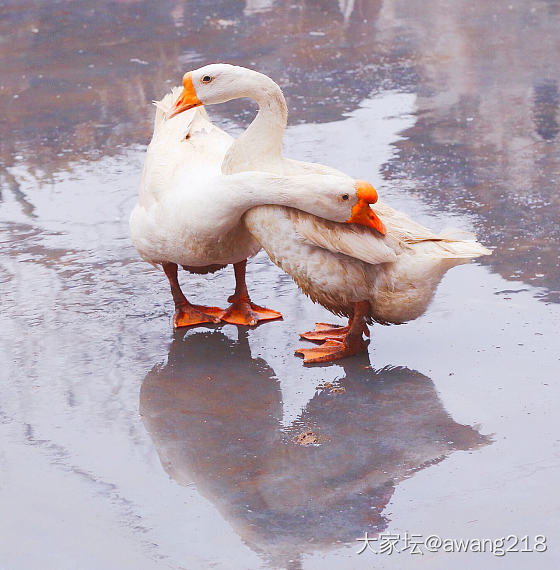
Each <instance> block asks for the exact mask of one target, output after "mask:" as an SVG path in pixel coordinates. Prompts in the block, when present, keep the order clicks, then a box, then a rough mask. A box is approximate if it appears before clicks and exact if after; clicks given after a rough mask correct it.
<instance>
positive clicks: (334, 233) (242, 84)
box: [183, 64, 491, 362]
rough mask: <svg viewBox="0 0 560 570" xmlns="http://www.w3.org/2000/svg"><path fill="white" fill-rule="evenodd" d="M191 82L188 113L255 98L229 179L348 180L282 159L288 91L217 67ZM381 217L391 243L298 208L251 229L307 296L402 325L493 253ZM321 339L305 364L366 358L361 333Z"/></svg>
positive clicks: (229, 164) (254, 222) (286, 208)
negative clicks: (458, 272) (450, 280)
mask: <svg viewBox="0 0 560 570" xmlns="http://www.w3.org/2000/svg"><path fill="white" fill-rule="evenodd" d="M185 82H186V83H188V84H189V89H190V93H191V97H190V98H189V97H187V98H183V104H190V105H191V106H192V105H199V104H205V105H208V104H213V103H221V102H225V101H229V100H231V99H235V98H239V97H250V98H252V99H254V100H255V101H256V102H257V104H258V105H259V111H258V114H257V117H256V118H255V120H254V121H253V123H252V124H251V125H250V126H249V128H248V129H247V130H246V131H245V132H244V133H243V134H242V135H241V136H240V137H239V138H238V139H237V140H236V141H235V143H234V144H233V145H232V146H230V147H229V149H228V150H227V152H226V154H225V157H224V161H223V164H222V171H223V172H224V173H228V174H233V173H240V172H243V171H256V170H262V171H268V172H274V173H277V174H280V175H282V176H287V177H290V176H298V175H301V174H302V173H303V172H307V173H313V174H314V175H315V176H317V175H319V176H321V175H326V177H329V176H332V175H333V174H335V175H337V176H339V179H340V180H344V179H348V178H349V177H348V176H346V175H345V174H343V173H341V172H338V171H336V170H334V169H331V168H329V167H326V166H323V165H318V164H312V163H304V162H299V161H294V160H290V159H286V158H284V157H283V156H282V138H283V134H284V130H285V128H286V124H287V107H286V103H285V100H284V97H283V95H282V92H281V90H280V88H279V87H278V85H276V83H274V82H273V81H272V80H271V79H270V78H268V77H267V76H265V75H263V74H260V73H258V72H255V71H252V70H249V69H245V68H241V67H236V66H230V65H226V64H213V65H208V66H205V67H203V68H201V69H199V70H196V71H193V72H190V73H188V74H186V75H185ZM185 91H186V88H185ZM373 210H374V212H375V213H376V214H378V215H379V216H380V217H381V219H382V220H383V223H384V225H385V228H386V232H385V235H382V234H381V233H379V232H377V231H375V230H372V229H371V228H368V227H362V226H356V225H352V226H348V225H345V224H340V223H336V222H333V221H329V220H327V219H324V218H321V217H318V216H316V215H313V214H311V213H309V212H303V211H301V210H299V209H297V205H290V204H287V205H266V206H261V207H259V208H256V209H252V210H249V211H248V212H247V213H246V214H245V215H244V216H243V221H244V223H245V224H246V227H247V229H248V230H249V232H250V233H251V235H253V236H254V237H255V238H256V240H257V241H258V242H259V243H260V245H261V246H262V247H263V248H264V249H265V250H266V252H267V253H268V255H269V257H270V259H271V260H272V261H273V263H275V264H276V265H278V266H279V267H281V268H282V269H283V270H284V271H285V272H286V273H288V274H289V275H290V276H291V277H292V278H293V279H294V281H295V282H296V283H297V285H298V286H299V287H300V289H301V290H302V291H303V292H304V293H305V294H306V295H308V296H309V297H310V298H311V299H312V300H313V301H315V302H318V303H320V304H321V305H323V306H324V307H326V308H327V309H329V310H330V311H332V312H333V313H335V314H339V315H345V316H348V317H349V318H350V319H353V320H354V321H358V320H359V321H364V322H370V321H372V320H373V321H376V322H379V323H383V324H389V323H393V324H400V323H404V322H407V321H409V320H412V319H415V318H417V317H419V316H420V315H422V313H424V311H425V310H426V308H427V307H428V305H429V303H430V301H431V299H432V297H433V294H434V292H435V290H436V288H437V286H438V284H439V282H440V281H441V279H442V277H443V275H444V274H445V272H446V271H447V270H448V269H449V268H451V267H453V266H454V265H458V264H461V263H465V262H466V261H467V260H469V259H472V258H475V257H478V256H480V255H488V254H490V253H491V251H490V250H488V249H487V248H485V247H484V246H482V245H481V244H480V243H478V242H477V241H476V239H475V237H474V235H472V234H470V233H467V232H453V231H449V232H445V233H443V234H436V233H434V232H432V231H431V230H429V229H428V228H426V227H424V226H422V225H420V224H417V223H416V222H414V221H412V220H411V219H410V218H409V217H408V216H406V215H405V214H403V213H402V212H399V211H397V210H394V209H393V208H391V207H390V206H388V205H386V204H383V203H382V202H377V204H376V205H375V206H374V207H373ZM358 313H359V314H358ZM358 317H359V318H358ZM323 328H325V327H322V328H321V330H322V329H323ZM321 330H320V328H318V329H317V330H316V331H315V332H312V333H305V334H304V335H302V336H303V337H304V338H308V339H310V340H322V341H325V340H326V341H328V342H327V343H326V344H328V345H329V347H328V349H326V350H323V351H321V350H320V349H311V350H302V351H300V352H301V353H302V354H304V356H305V357H306V362H317V361H324V360H332V359H335V358H340V357H343V356H346V355H347V354H350V353H354V352H356V351H358V350H363V344H361V343H360V342H358V341H357V340H356V338H354V339H353V343H354V348H351V349H349V347H348V335H349V334H352V335H354V337H355V336H356V335H357V334H358V333H359V335H360V339H361V333H362V330H363V326H362V324H360V326H359V327H357V326H356V325H354V327H353V328H352V326H351V323H350V324H349V327H344V330H343V333H344V336H343V337H340V335H337V334H336V330H335V327H334V326H333V327H327V332H321ZM335 338H339V340H342V344H345V343H346V345H347V346H346V347H345V348H344V349H343V350H340V348H337V347H335V346H333V345H332V341H333V340H334V339H335Z"/></svg>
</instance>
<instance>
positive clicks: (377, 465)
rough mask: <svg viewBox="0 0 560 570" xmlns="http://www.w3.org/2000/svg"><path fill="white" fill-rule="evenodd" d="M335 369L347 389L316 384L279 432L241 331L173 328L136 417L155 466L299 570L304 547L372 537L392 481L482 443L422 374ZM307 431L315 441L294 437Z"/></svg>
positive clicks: (275, 388) (276, 390)
mask: <svg viewBox="0 0 560 570" xmlns="http://www.w3.org/2000/svg"><path fill="white" fill-rule="evenodd" d="M226 363H227V364H226ZM341 364H342V366H343V367H344V372H345V376H344V377H343V378H342V379H341V380H340V386H342V387H344V388H345V391H344V392H343V393H336V394H335V393H333V392H332V391H328V390H324V389H323V390H318V391H317V392H316V394H315V396H314V397H313V398H312V399H311V400H310V401H309V402H308V404H307V406H306V408H305V410H304V411H303V412H302V414H301V415H300V417H299V418H298V419H297V420H296V421H295V422H294V423H293V424H292V425H291V426H289V427H288V428H283V427H282V424H281V420H282V396H281V391H280V381H279V380H278V379H277V377H276V376H275V373H274V370H273V369H272V368H271V367H270V366H269V365H268V364H267V363H266V362H265V361H264V360H263V359H260V358H252V357H251V352H250V348H249V343H248V338H247V333H246V332H245V331H242V330H241V329H240V331H239V340H238V341H233V340H231V339H230V338H228V337H227V336H225V335H224V334H223V333H221V332H219V331H213V332H202V333H198V332H197V333H194V334H189V333H187V334H186V335H184V334H181V333H180V334H178V335H176V337H175V339H174V340H173V342H172V344H171V347H170V350H169V356H168V360H167V362H166V363H165V364H163V365H157V366H155V367H154V368H153V369H152V370H151V371H150V372H149V373H148V375H147V376H146V378H145V379H144V382H143V384H142V389H141V392H140V410H141V414H142V418H143V421H144V424H145V426H146V429H147V431H148V432H149V434H150V436H151V438H152V440H153V442H154V444H155V446H156V449H157V452H158V454H159V457H160V460H161V463H162V465H163V467H164V469H165V470H166V471H167V473H168V474H169V475H170V476H171V477H172V478H173V479H174V480H175V481H177V482H178V483H180V484H183V485H188V484H190V483H193V482H194V483H195V484H196V486H197V489H198V491H199V492H200V493H201V494H202V495H204V496H205V497H206V498H207V499H209V500H210V501H211V502H212V503H214V504H215V506H216V507H217V508H218V509H219V510H220V512H221V513H222V515H223V516H224V517H225V518H226V519H227V520H228V522H229V523H230V524H231V525H232V526H233V528H234V529H235V530H236V532H237V533H238V534H239V535H240V536H241V537H242V538H243V540H244V541H245V542H246V543H247V544H248V545H249V546H250V547H251V548H252V549H253V550H254V551H256V552H257V553H259V554H261V555H262V556H264V557H265V558H266V559H268V561H269V562H270V563H272V564H273V565H277V564H279V565H288V566H291V567H298V564H299V563H298V560H299V559H300V557H301V555H303V554H304V553H308V552H313V551H316V550H326V549H329V548H332V545H334V544H336V543H339V544H340V543H351V544H356V542H355V541H356V538H358V537H360V536H363V535H364V532H365V531H367V532H368V533H369V534H370V536H371V535H372V534H374V533H376V532H382V531H383V530H384V529H385V528H386V527H387V525H388V520H389V519H388V518H387V516H385V515H383V510H384V509H385V507H386V505H387V503H388V502H389V500H390V499H391V496H392V495H393V492H394V490H395V487H396V485H398V483H399V482H400V481H402V480H404V479H406V478H407V477H409V476H411V475H412V474H413V473H414V472H416V471H419V470H421V469H424V468H426V467H428V466H430V465H432V464H434V463H437V462H439V461H442V460H443V459H444V458H445V457H446V456H447V455H449V454H450V453H451V452H453V451H455V450H470V449H475V448H478V447H481V446H483V445H486V444H488V443H489V442H490V439H489V438H488V437H486V436H483V435H481V434H480V433H479V432H478V431H476V430H475V429H473V428H472V427H470V426H466V425H461V424H458V423H456V422H455V421H453V419H452V418H451V417H450V416H449V414H448V413H447V412H446V411H445V409H444V408H443V406H442V403H441V401H440V399H439V398H438V395H437V393H436V390H435V387H434V384H433V383H432V381H431V380H430V379H429V378H428V377H426V376H424V375H423V374H420V373H419V372H416V371H413V370H409V369H407V368H400V367H396V368H389V367H387V368H383V369H380V370H374V369H372V368H370V367H369V361H368V357H367V355H364V357H363V358H360V357H358V358H354V359H349V360H348V361H347V362H344V361H343V362H342V363H341ZM357 426H359V429H356V428H357ZM306 430H311V431H313V432H314V433H315V434H316V435H317V436H318V442H319V443H318V444H317V445H299V444H298V443H296V442H295V437H296V436H297V435H298V434H300V433H302V432H304V431H306ZM187 514H188V513H185V515H187Z"/></svg>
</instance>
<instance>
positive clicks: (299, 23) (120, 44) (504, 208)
mask: <svg viewBox="0 0 560 570" xmlns="http://www.w3.org/2000/svg"><path fill="white" fill-rule="evenodd" d="M2 11H3V15H4V17H3V19H2V21H1V23H0V27H1V30H0V31H1V33H2V37H3V38H5V41H4V42H3V43H1V44H0V52H1V55H2V60H3V62H4V64H3V74H2V78H1V80H0V93H1V94H2V103H1V104H2V106H3V113H2V115H3V118H4V119H5V120H4V121H3V122H2V123H1V124H0V134H1V142H0V145H1V147H0V160H1V162H2V169H1V171H0V177H1V179H2V187H1V196H0V200H1V201H0V203H1V209H0V223H1V228H2V232H1V234H0V238H1V240H2V247H1V249H0V287H1V290H2V311H0V354H1V356H2V362H3V368H4V370H3V372H2V374H0V378H1V387H2V394H3V398H2V399H1V401H0V433H1V437H2V439H1V441H2V447H1V449H0V546H1V547H0V568H2V569H4V568H6V569H9V570H12V569H26V570H27V569H35V568H41V569H45V568H49V569H50V568H53V569H55V568H56V569H57V570H60V569H67V568H68V569H70V568H80V569H88V568H91V569H99V568H107V569H112V568H115V569H117V568H118V569H119V570H120V569H125V568H135V569H144V568H146V569H148V568H173V569H176V568H188V569H190V568H209V567H212V568H228V569H229V568H236V569H237V568H251V569H254V568H305V569H313V568H352V569H353V568H372V567H373V566H374V565H375V567H376V568H377V567H379V568H398V569H401V568H409V567H414V568H418V567H422V568H423V567H426V568H428V567H429V568H449V567H453V568H471V567H472V566H473V565H474V564H478V565H479V566H480V567H483V568H527V567H531V568H551V567H554V565H555V564H558V561H559V558H560V557H559V556H558V546H557V544H558V531H557V528H558V523H559V517H558V506H559V505H558V494H557V493H556V491H555V483H556V481H557V480H558V475H559V467H560V465H559V464H560V457H559V440H558V427H559V422H558V419H557V412H556V409H555V405H554V404H555V402H557V401H558V397H559V396H560V394H559V392H560V388H559V386H558V384H557V382H556V381H557V378H558V371H559V369H560V356H559V354H558V341H557V338H558V333H559V332H560V307H559V305H558V301H559V300H560V297H559V291H560V270H559V247H558V246H559V242H560V234H559V231H558V227H559V222H560V209H559V207H558V206H559V202H558V200H559V199H558V193H557V189H556V186H557V184H558V181H559V179H560V168H559V166H560V165H559V158H558V157H559V156H560V152H559V151H560V148H559V146H560V145H559V140H560V138H559V137H560V126H559V121H560V94H559V91H558V81H559V79H560V77H559V75H560V70H559V69H558V66H557V54H558V50H559V48H560V39H559V38H560V34H559V33H558V32H559V30H560V6H559V5H558V3H557V2H554V1H552V0H549V1H538V2H526V3H520V4H508V3H504V2H498V1H489V2H481V1H476V2H473V1H470V2H466V1H464V2H463V1H459V2H454V3H452V4H451V3H448V2H444V1H436V0H428V1H425V2H422V3H421V4H414V3H410V2H404V1H396V2H381V1H371V2H367V1H365V0H364V1H356V2H353V1H340V2H336V1H335V0H330V1H327V0H314V1H308V2H301V3H293V4H289V3H282V2H278V1H277V2H274V1H267V0H261V1H257V2H249V1H247V2H197V3H181V2H175V3H174V2H166V1H164V2H159V3H157V4H156V3H148V2H134V1H132V2H110V3H109V2H90V1H87V0H86V1H83V2H80V3H79V4H76V3H69V2H68V3H66V2H59V3H56V4H52V3H47V2H25V1H24V2H20V3H15V2H4V3H3V4H2ZM217 60H221V61H229V62H232V63H236V64H242V65H248V66H255V67H258V68H259V69H260V70H261V71H264V72H265V73H268V74H270V75H271V76H273V77H274V78H275V79H276V80H277V81H278V83H279V84H280V85H281V86H282V87H283V89H284V90H285V92H286V95H287V99H288V105H289V107H290V127H289V129H288V132H287V136H286V145H285V150H286V154H287V155H289V156H293V157H296V158H300V159H304V160H315V161H319V162H323V163H326V164H331V165H333V166H336V167H338V168H341V169H342V170H344V171H346V172H348V173H349V174H352V175H354V176H356V177H359V178H366V179H368V180H370V181H372V182H373V183H374V184H375V185H376V187H377V188H378V190H379V193H380V195H382V196H383V198H384V199H385V200H386V201H388V202H390V203H391V204H392V205H395V206H397V207H399V208H402V209H403V210H405V211H406V212H408V213H409V214H411V215H412V216H413V217H414V218H415V219H418V220H420V221H422V222H423V223H426V224H428V225H430V226H433V227H434V228H435V229H440V228H443V227H445V226H455V227H460V228H463V229H472V230H473V231H475V232H476V233H477V234H478V235H479V236H480V238H481V240H482V241H484V243H485V244H487V245H489V246H491V247H493V248H495V251H494V254H493V255H492V256H491V257H489V258H484V259H482V260H480V261H478V262H476V263H473V264H470V265H466V266H461V267H457V268H455V269H453V270H451V271H450V272H449V273H448V275H447V276H446V277H445V278H444V280H443V282H442V284H441V286H440V288H439V289H438V292H437V294H436V297H435V299H434V302H433V303H432V305H431V307H430V308H429V309H428V311H427V312H426V314H425V315H424V316H423V317H421V318H420V319H418V320H416V321H414V322H412V323H410V324H408V325H403V326H400V327H378V326H376V327H374V328H373V330H372V342H371V344H370V347H369V354H368V355H367V356H366V355H364V356H362V357H356V358H353V359H349V360H347V361H344V362H341V363H335V364H332V365H329V366H313V367H304V366H303V365H302V363H301V360H299V359H298V358H296V357H294V356H292V355H293V350H294V349H295V348H296V347H297V346H299V345H300V342H299V341H298V337H297V333H298V332H299V331H302V330H305V329H307V328H309V327H310V326H311V325H312V323H313V322H314V321H316V320H333V318H332V317H330V316H329V314H328V313H327V312H326V311H324V310H323V309H321V308H320V307H317V306H315V305H313V304H312V303H311V302H310V301H309V300H307V299H306V298H305V297H304V296H303V295H302V294H301V293H299V292H298V290H297V288H296V287H295V286H294V285H293V283H292V282H291V280H290V279H289V278H288V277H286V276H285V275H283V274H282V273H281V272H280V271H279V270H278V269H277V268H276V267H274V266H272V265H271V263H270V262H269V261H268V260H267V259H266V257H265V256H263V255H262V254H259V256H257V258H255V259H254V260H253V261H252V262H251V263H250V265H249V269H248V273H249V283H250V287H251V291H252V293H253V296H254V299H255V300H256V301H257V302H259V303H262V304H265V305H266V306H270V307H272V308H275V309H277V310H281V311H282V312H283V313H284V315H285V318H284V320H283V321H282V322H277V323H269V324H265V325H262V326H259V327H257V328H256V329H251V330H248V329H246V328H244V327H239V328H238V327H235V326H233V325H224V326H211V327H200V328H197V329H194V330H191V331H186V332H185V331H179V332H176V333H173V331H172V329H171V325H170V316H171V313H172V302H171V299H170V295H169V293H168V289H167V284H166V282H165V279H164V278H163V276H162V274H161V273H159V272H157V271H156V270H154V269H153V268H151V267H150V266H149V265H147V264H145V263H143V262H141V261H140V260H139V259H138V256H137V254H136V252H135V250H134V248H133V247H132V245H131V243H130V240H129V237H128V227H127V226H128V215H129V212H130V210H131V209H132V207H133V205H134V203H135V200H136V193H137V189H138V184H139V178H140V171H141V167H142V160H143V153H144V151H145V146H146V143H147V141H148V139H149V136H150V129H151V122H152V114H153V110H152V108H151V107H150V105H149V101H150V100H151V99H154V98H159V97H161V95H162V94H163V93H164V92H165V91H166V90H167V89H169V87H170V86H171V85H174V84H176V83H178V82H179V79H180V77H181V75H182V74H183V73H184V72H185V71H186V70H188V69H191V68H194V67H197V66H199V65H202V64H203V63H205V62H209V61H217ZM210 111H211V113H212V116H213V118H214V119H215V120H216V122H217V123H218V124H220V125H221V126H223V127H224V128H226V129H228V130H229V131H230V132H232V133H234V134H236V133H239V132H240V130H241V129H242V128H244V127H245V126H246V125H247V123H248V121H249V120H250V119H251V117H252V116H253V114H254V107H253V106H252V105H251V104H250V103H247V102H244V101H243V102H235V103H233V102H232V103H229V104H226V105H223V106H220V107H213V108H212V109H211V110H210ZM232 273H233V272H232V271H231V269H230V270H226V271H223V272H220V273H218V274H215V275H212V276H209V277H204V276H187V275H186V274H184V275H183V278H182V279H183V282H184V283H185V285H186V289H187V290H188V292H189V295H190V296H192V297H193V298H195V299H197V300H198V301H200V302H207V303H210V302H212V303H213V304H220V303H222V304H223V303H224V301H225V298H226V297H227V295H229V294H230V293H231V291H232V290H233V275H232ZM331 385H332V386H331ZM340 388H344V389H345V390H341V389H340ZM306 431H312V432H314V433H315V434H316V435H317V438H318V442H317V445H309V446H300V445H298V444H296V443H294V438H295V437H296V436H298V435H299V434H301V433H304V432H306ZM366 531H367V532H368V533H369V535H370V536H375V533H378V532H383V533H393V534H396V533H400V534H401V536H402V535H404V533H405V532H408V533H409V534H410V535H413V534H415V535H418V534H422V535H423V536H424V537H426V536H428V535H430V534H438V535H440V536H442V537H449V538H476V537H478V538H498V537H502V536H508V535H510V534H514V535H518V536H519V537H522V536H524V535H529V536H530V537H531V539H532V538H533V537H534V536H535V535H537V534H543V535H546V536H547V544H548V551H547V552H546V553H532V554H529V553H521V552H518V553H515V552H510V553H508V554H507V555H505V556H503V557H500V556H495V555H493V554H491V553H489V552H486V553H454V554H451V553H443V552H439V553H430V552H427V551H426V550H424V555H412V554H410V553H409V552H401V553H398V554H397V553H394V554H392V555H388V554H377V555H376V554H374V553H373V552H371V551H368V550H366V551H365V552H364V553H363V554H360V555H358V554H357V553H356V552H357V551H358V550H359V549H360V547H361V544H362V543H360V542H358V541H357V540H356V539H358V538H361V537H363V536H364V532H366ZM510 544H511V543H510ZM400 546H401V547H402V542H401V543H400ZM518 548H519V549H521V546H519V547H518Z"/></svg>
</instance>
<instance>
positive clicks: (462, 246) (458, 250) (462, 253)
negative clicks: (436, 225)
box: [437, 228, 492, 259]
mask: <svg viewBox="0 0 560 570" xmlns="http://www.w3.org/2000/svg"><path fill="white" fill-rule="evenodd" d="M438 238H439V240H438V241H437V244H438V245H439V247H440V248H442V249H443V251H444V252H445V253H446V255H444V256H443V257H448V258H455V259H474V258H475V257H480V256H482V255H492V250H490V249H488V248H487V247H484V246H483V245H482V244H481V243H480V242H479V241H477V239H476V236H475V235H474V234H473V233H471V232H467V231H464V230H458V229H456V228H448V229H445V230H443V231H442V232H441V233H440V234H439V236H438Z"/></svg>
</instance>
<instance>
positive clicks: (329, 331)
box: [299, 323, 369, 342]
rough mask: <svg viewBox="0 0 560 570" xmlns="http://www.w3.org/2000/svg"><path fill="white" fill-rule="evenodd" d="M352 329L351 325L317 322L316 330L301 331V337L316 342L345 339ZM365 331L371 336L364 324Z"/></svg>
mask: <svg viewBox="0 0 560 570" xmlns="http://www.w3.org/2000/svg"><path fill="white" fill-rule="evenodd" d="M349 331H350V325H346V326H342V325H332V324H330V323H315V330H314V331H307V332H304V333H299V336H300V337H301V338H304V339H305V340H311V341H314V342H323V341H326V340H338V341H343V340H344V339H345V338H346V335H347V334H348V333H349ZM363 333H364V334H365V335H366V336H368V337H369V329H368V327H367V326H366V325H365V324H364V327H363Z"/></svg>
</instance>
